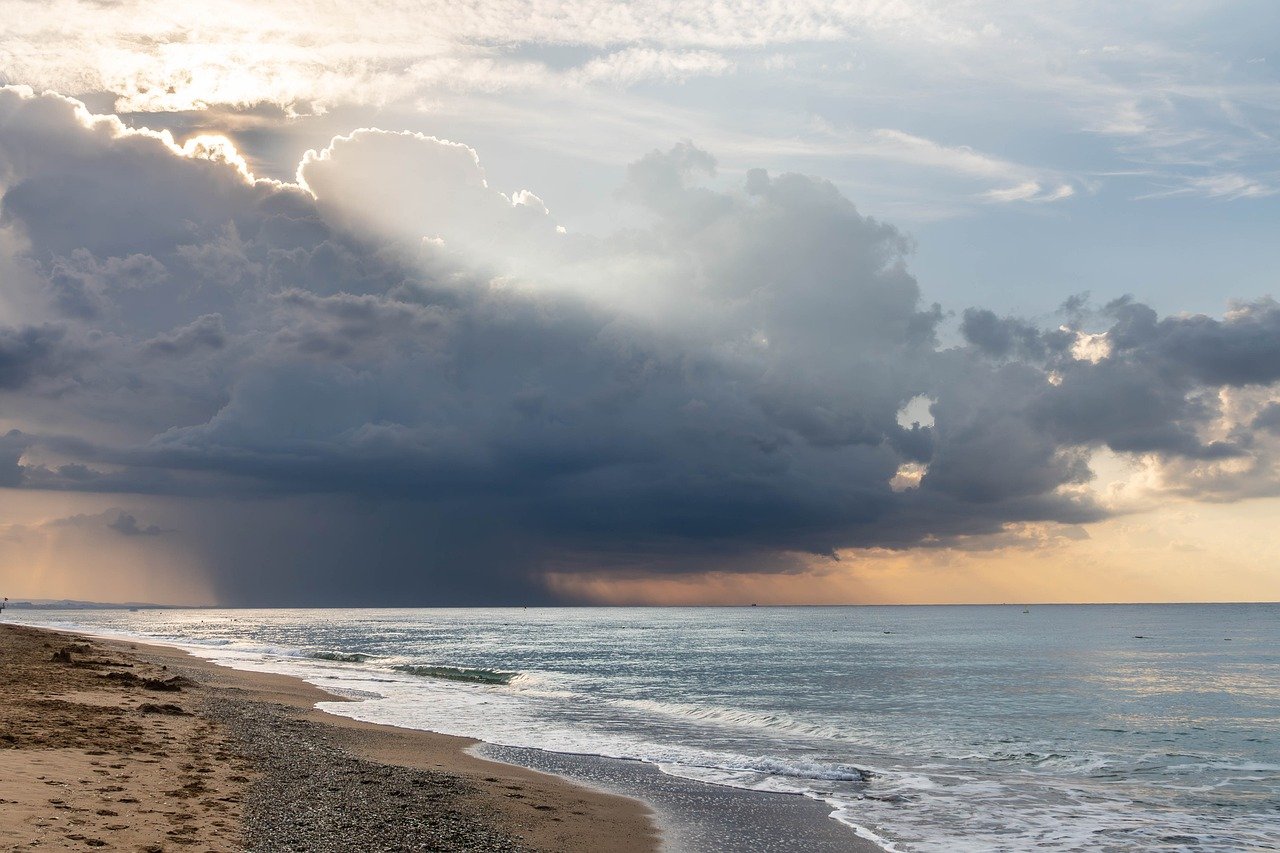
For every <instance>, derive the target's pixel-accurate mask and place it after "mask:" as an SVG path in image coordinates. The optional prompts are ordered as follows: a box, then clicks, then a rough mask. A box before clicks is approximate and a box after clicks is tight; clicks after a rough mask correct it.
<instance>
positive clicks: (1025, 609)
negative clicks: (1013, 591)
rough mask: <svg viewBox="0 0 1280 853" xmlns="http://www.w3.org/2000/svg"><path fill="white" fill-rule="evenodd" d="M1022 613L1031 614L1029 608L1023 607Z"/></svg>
mask: <svg viewBox="0 0 1280 853" xmlns="http://www.w3.org/2000/svg"><path fill="white" fill-rule="evenodd" d="M1022 612H1023V613H1030V612H1031V608H1030V607H1024V608H1022Z"/></svg>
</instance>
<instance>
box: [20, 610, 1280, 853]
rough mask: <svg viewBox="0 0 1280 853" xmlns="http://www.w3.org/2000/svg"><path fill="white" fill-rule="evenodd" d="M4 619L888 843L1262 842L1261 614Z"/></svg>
mask: <svg viewBox="0 0 1280 853" xmlns="http://www.w3.org/2000/svg"><path fill="white" fill-rule="evenodd" d="M1023 610H1024V609H1023V608H1022V607H1021V606H1016V607H1015V606H987V607H815V608H799V607H798V608H772V607H768V608H766V607H753V608H675V609H647V608H645V609H641V608H636V609H630V608H582V609H559V608H537V609H534V608H530V609H438V610H433V609H427V610H198V611H141V612H136V613H131V612H125V611H81V612H65V611H64V612H56V611H26V612H21V613H19V612H15V611H10V612H9V613H8V614H6V618H9V617H10V615H12V617H14V621H23V622H27V623H30V624H43V625H49V626H61V627H66V628H73V629H74V628H78V629H82V630H88V631H93V632H97V633H104V634H109V635H115V636H129V637H136V638H141V639H152V640H159V641H165V642H169V643H173V644H176V645H181V646H183V647H185V648H189V649H191V650H193V651H196V652H197V653H199V654H200V655H202V656H204V657H208V658H211V659H213V660H216V661H218V662H220V663H224V664H227V665H230V666H235V667H239V668H244V669H257V670H269V671H274V672H283V673H290V674H294V675H298V676H301V677H303V678H305V679H307V680H309V681H311V682H313V683H315V684H318V685H320V686H321V687H324V688H326V689H328V690H331V691H334V692H335V693H338V694H340V695H344V696H347V697H351V698H356V699H359V700H360V701H357V702H335V703H332V704H328V705H326V706H325V707H326V708H327V709H328V710H330V711H333V712H334V713H339V714H345V715H348V716H351V717H356V718H358V719H362V720H368V721H374V722H382V723H392V724H395V725H400V726H408V727H413V728H421V729H428V730H431V731H437V732H444V733H447V734H456V735H466V736H470V737H474V738H478V739H480V740H484V741H488V742H490V743H495V744H501V745H507V746H519V747H533V748H537V749H544V750H552V751H559V752H572V753H585V754H597V755H605V756H611V757H619V758H633V759H640V760H642V761H646V762H649V763H651V764H654V765H656V766H657V767H659V768H660V769H661V770H662V771H663V772H665V773H669V774H673V775H678V776H684V777H687V778H691V779H697V780H701V781H707V782H714V783H718V784H723V785H731V786H736V787H741V788H751V789H758V790H764V791H777V792H791V793H797V794H803V795H805V796H808V797H811V798H814V799H818V800H822V801H824V802H826V803H827V804H829V806H830V809H831V812H832V816H833V817H834V818H835V819H836V820H839V821H841V822H843V823H845V824H847V825H848V826H849V828H850V832H858V833H860V834H862V835H864V836H865V837H868V838H873V839H877V840H879V842H880V843H881V844H883V845H884V846H885V847H887V848H889V849H892V850H898V851H948V853H950V851H1029V850H1036V851H1086V850H1087V851H1112V850H1114V851H1146V850H1161V851H1172V850H1178V851H1243V850H1275V849H1280V605H1172V606H1165V605H1141V606H1127V605H1117V606H1032V607H1031V608H1029V612H1025V613H1024V612H1023Z"/></svg>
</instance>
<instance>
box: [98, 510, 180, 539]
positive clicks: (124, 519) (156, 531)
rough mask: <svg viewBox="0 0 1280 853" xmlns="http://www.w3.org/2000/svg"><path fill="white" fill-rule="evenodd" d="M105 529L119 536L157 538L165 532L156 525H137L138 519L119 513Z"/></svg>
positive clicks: (130, 514) (128, 514)
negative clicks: (107, 528)
mask: <svg viewBox="0 0 1280 853" xmlns="http://www.w3.org/2000/svg"><path fill="white" fill-rule="evenodd" d="M107 527H109V528H110V529H112V530H114V531H115V532H116V533H119V534H120V535H121V536H159V535H160V534H162V533H165V532H167V531H165V529H164V528H162V527H160V526H159V525H156V524H148V525H146V526H145V527H144V526H142V525H140V524H138V519H137V518H136V517H135V516H134V515H133V514H132V513H128V512H120V513H119V514H118V515H117V516H116V517H115V519H114V520H113V521H110V522H108V523H107Z"/></svg>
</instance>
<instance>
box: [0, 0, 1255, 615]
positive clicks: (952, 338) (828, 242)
mask: <svg viewBox="0 0 1280 853" xmlns="http://www.w3.org/2000/svg"><path fill="white" fill-rule="evenodd" d="M0 20H4V21H5V22H6V23H5V26H4V27H3V28H2V29H0V85H2V88H0V591H3V593H4V594H5V595H8V596H9V597H10V598H23V597H34V598H63V597H67V598H79V599H94V600H107V601H123V600H145V601H155V602H161V603H189V604H226V605H237V606H250V605H269V606H285V605H389V604H396V605H401V604H414V605H430V604H580V603H609V604H631V603H654V604H682V603H697V604H744V603H751V602H759V603H762V604H764V603H788V604H802V603H818V604H821V603H946V602H1005V601H1012V602H1040V601H1046V602H1047V601H1073V602H1074V601H1224V600H1225V601H1239V600H1278V599H1280V542H1278V541H1277V539H1276V537H1275V535H1274V533H1273V519H1274V518H1275V517H1276V512H1277V511H1278V510H1280V455H1278V454H1280V387H1277V383H1278V382H1280V304H1277V302H1276V301H1275V300H1274V298H1273V296H1274V295H1275V293H1276V289H1277V288H1276V284H1275V281H1274V275H1275V273H1274V271H1275V270H1276V269H1277V268H1280V240H1277V239H1275V237H1274V234H1273V232H1274V230H1275V227H1276V224H1277V222H1280V166H1277V164H1278V163H1280V157H1278V156H1277V155H1278V154H1280V151H1278V148H1280V146H1278V145H1277V142H1276V139H1277V133H1278V132H1280V79H1278V77H1277V73H1276V70H1275V69H1276V64H1277V63H1278V62H1280V56H1278V55H1277V54H1276V49H1275V45H1276V44H1278V43H1280V39H1278V38H1277V36H1280V7H1277V6H1276V5H1275V4H1274V3H1269V2H1196V0H1180V1H1179V2H1169V0H1164V2H1159V3H1156V2H1144V0H1135V2H1131V3H1126V4H1121V5H1117V4H1113V3H1101V2H1079V3H1070V4H1065V3H1053V2H1040V1H1039V0H1028V2H1024V3H1018V4H1009V3H996V2H987V0H968V1H967V2H955V0H952V2H946V3H944V2H931V1H930V0H840V1H839V2H787V3H780V2H771V1H770V0H757V2H743V3H736V4H723V3H710V2H704V0H686V2H680V3H674V2H636V3H617V2H602V0H572V1H571V2H555V3H551V2H544V0H464V1H463V2H448V3H445V2H426V3H423V2H414V3H406V2H399V1H398V0H380V2H369V0H355V2H343V3H337V2H309V3H288V4H284V3H272V2H254V3H248V2H237V0H229V2H224V3H221V4H218V5H216V6H208V5H200V4H173V3H160V2H151V0H116V2H110V1H109V0H93V2H80V0H58V1H57V2H48V3H46V2H41V3H36V2H29V0H0Z"/></svg>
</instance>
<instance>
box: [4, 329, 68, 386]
mask: <svg viewBox="0 0 1280 853" xmlns="http://www.w3.org/2000/svg"><path fill="white" fill-rule="evenodd" d="M65 338H66V330H65V329H64V328H62V327H60V326H57V325H52V324H44V325H40V326H24V327H21V328H14V327H0V390H3V391H12V390H15V389H18V388H22V387H23V386H25V385H27V384H29V383H30V382H32V381H33V380H35V379H37V378H38V377H40V376H46V375H56V374H58V373H60V372H61V371H63V370H65V369H67V368H68V367H69V366H70V364H71V363H72V362H73V361H74V356H73V354H72V353H71V352H70V351H69V350H68V349H67V348H66V347H65V346H64V344H65Z"/></svg>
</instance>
